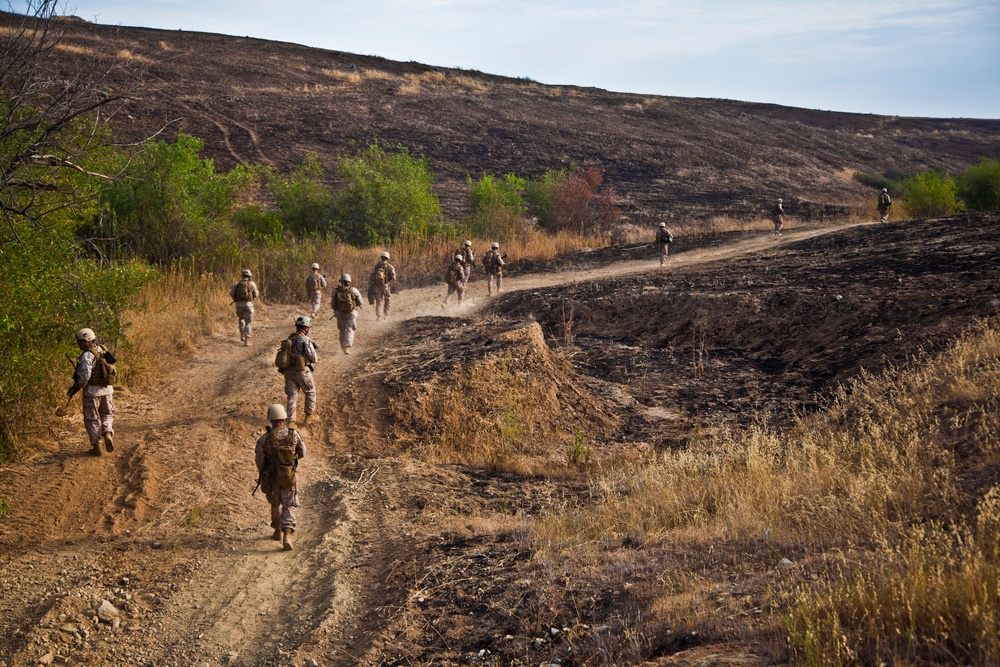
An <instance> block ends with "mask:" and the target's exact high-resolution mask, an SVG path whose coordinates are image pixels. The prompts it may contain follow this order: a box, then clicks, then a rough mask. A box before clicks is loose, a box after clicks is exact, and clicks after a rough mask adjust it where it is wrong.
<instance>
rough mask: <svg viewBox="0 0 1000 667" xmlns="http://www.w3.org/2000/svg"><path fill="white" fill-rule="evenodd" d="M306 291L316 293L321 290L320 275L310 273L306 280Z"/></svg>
mask: <svg viewBox="0 0 1000 667" xmlns="http://www.w3.org/2000/svg"><path fill="white" fill-rule="evenodd" d="M306 289H307V290H309V291H310V292H315V291H316V290H318V289H320V282H319V275H318V274H315V273H310V274H309V277H308V278H306Z"/></svg>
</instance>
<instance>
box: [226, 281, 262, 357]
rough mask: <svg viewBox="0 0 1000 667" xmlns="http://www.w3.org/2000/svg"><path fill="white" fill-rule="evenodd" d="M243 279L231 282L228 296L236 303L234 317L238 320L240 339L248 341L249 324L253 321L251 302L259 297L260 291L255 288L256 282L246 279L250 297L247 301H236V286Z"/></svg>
mask: <svg viewBox="0 0 1000 667" xmlns="http://www.w3.org/2000/svg"><path fill="white" fill-rule="evenodd" d="M241 282H244V280H242V279H241V280H237V281H236V282H235V283H233V286H232V287H231V288H230V289H229V297H230V298H231V299H232V300H233V302H234V303H235V304H236V317H238V318H239V320H240V340H241V341H243V342H245V343H248V344H249V342H250V333H251V327H250V324H251V323H252V322H253V302H254V300H256V299H259V298H260V291H258V289H257V283H255V282H254V281H252V280H247V281H246V282H248V283H250V284H249V286H248V287H247V289H248V290H249V293H250V299H249V300H248V301H237V300H236V288H237V287H239V285H240V283H241Z"/></svg>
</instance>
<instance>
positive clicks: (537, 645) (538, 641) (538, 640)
mask: <svg viewBox="0 0 1000 667" xmlns="http://www.w3.org/2000/svg"><path fill="white" fill-rule="evenodd" d="M532 643H533V645H534V647H535V648H536V649H539V648H542V647H543V646H545V638H544V637H535V641H534V642H532Z"/></svg>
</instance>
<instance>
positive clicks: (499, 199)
mask: <svg viewBox="0 0 1000 667" xmlns="http://www.w3.org/2000/svg"><path fill="white" fill-rule="evenodd" d="M467 182H468V184H469V192H470V197H469V205H470V207H471V208H472V214H471V215H470V216H469V219H468V221H467V224H468V227H469V229H470V230H471V231H472V232H473V233H474V234H477V235H480V236H484V237H490V238H497V239H504V240H510V239H512V238H514V237H516V236H519V235H522V234H523V232H524V230H525V227H526V222H527V220H526V211H527V203H526V202H525V201H524V197H523V193H524V189H525V184H526V181H525V180H524V179H523V178H520V177H519V176H515V175H514V174H506V175H504V176H500V177H496V176H492V175H490V174H486V175H485V176H483V177H482V178H481V179H480V180H478V181H473V180H472V177H467Z"/></svg>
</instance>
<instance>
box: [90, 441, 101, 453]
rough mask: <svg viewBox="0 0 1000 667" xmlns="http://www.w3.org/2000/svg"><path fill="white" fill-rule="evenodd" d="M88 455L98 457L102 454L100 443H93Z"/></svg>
mask: <svg viewBox="0 0 1000 667" xmlns="http://www.w3.org/2000/svg"><path fill="white" fill-rule="evenodd" d="M90 453H91V454H92V455H93V456H100V455H101V454H102V453H103V452H101V443H100V442H95V443H94V446H93V448H92V449H91V450H90Z"/></svg>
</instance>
